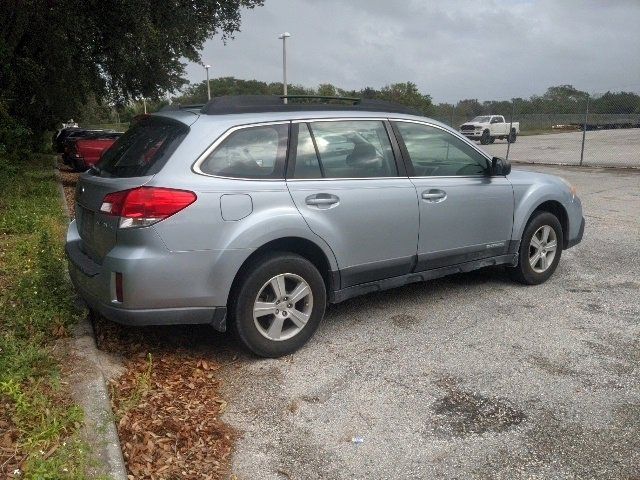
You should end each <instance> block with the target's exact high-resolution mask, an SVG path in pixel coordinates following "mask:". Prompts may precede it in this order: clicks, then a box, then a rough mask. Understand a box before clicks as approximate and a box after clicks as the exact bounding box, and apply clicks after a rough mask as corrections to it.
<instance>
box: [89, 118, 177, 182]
mask: <svg viewBox="0 0 640 480" xmlns="http://www.w3.org/2000/svg"><path fill="white" fill-rule="evenodd" d="M188 131H189V127H187V126H186V125H184V124H182V123H180V122H177V121H175V120H169V119H165V118H162V117H148V118H145V119H143V120H141V121H140V122H138V123H137V124H136V125H135V126H133V127H131V128H130V129H129V130H127V132H125V133H124V134H123V135H122V136H121V137H119V138H118V140H116V142H115V143H114V144H113V145H112V146H111V147H110V148H109V149H108V150H107V151H106V152H105V153H104V155H102V159H101V160H100V163H99V164H98V167H99V168H100V170H101V173H100V175H102V176H109V177H140V176H144V175H151V174H153V173H156V172H157V171H158V170H159V169H160V168H161V167H162V166H163V165H164V163H165V162H166V160H167V159H168V158H169V157H170V156H171V153H173V151H174V150H175V149H176V148H177V146H178V145H179V144H180V142H182V140H183V139H184V137H185V135H186V134H187V132H188Z"/></svg>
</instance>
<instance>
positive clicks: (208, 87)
mask: <svg viewBox="0 0 640 480" xmlns="http://www.w3.org/2000/svg"><path fill="white" fill-rule="evenodd" d="M210 68H211V65H205V66H204V69H205V70H206V71H207V100H211V85H210V84H209V69H210Z"/></svg>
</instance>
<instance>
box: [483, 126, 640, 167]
mask: <svg viewBox="0 0 640 480" xmlns="http://www.w3.org/2000/svg"><path fill="white" fill-rule="evenodd" d="M581 145H582V132H565V133H554V134H547V135H528V136H526V135H525V136H519V137H518V139H517V141H516V143H513V144H511V148H510V151H509V158H510V159H513V160H519V161H524V162H532V163H554V164H567V165H577V164H578V163H579V162H580V149H581ZM482 148H483V149H484V150H486V151H487V152H489V153H491V154H492V155H496V156H500V157H504V156H506V154H507V142H506V141H505V140H496V143H494V144H492V145H483V146H482ZM584 165H591V166H594V165H596V166H618V167H640V128H629V129H620V130H598V131H588V132H586V137H585V147H584Z"/></svg>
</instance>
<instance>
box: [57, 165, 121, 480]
mask: <svg viewBox="0 0 640 480" xmlns="http://www.w3.org/2000/svg"><path fill="white" fill-rule="evenodd" d="M54 173H55V176H56V179H57V183H58V191H59V193H60V199H61V201H62V205H63V207H64V212H65V214H66V216H67V219H68V220H69V221H70V220H71V214H70V212H69V206H68V205H67V199H66V197H65V194H64V188H63V187H62V179H61V178H60V174H59V172H58V168H57V161H56V163H55V164H54ZM72 345H73V348H74V353H75V354H76V355H77V356H78V357H79V360H80V361H81V363H82V364H83V365H82V367H83V368H81V370H82V374H80V375H74V377H75V378H74V381H73V383H72V388H73V390H74V396H75V397H76V401H78V403H80V405H81V406H82V408H83V410H84V414H85V431H86V434H87V436H88V437H89V438H90V439H91V440H92V441H91V444H92V446H93V455H94V457H95V458H96V460H99V461H100V462H101V463H102V464H103V466H102V467H99V468H98V470H100V471H101V472H100V473H103V474H106V475H107V476H108V477H109V478H112V479H114V480H127V470H126V468H125V464H124V458H123V457H122V448H121V447H120V440H119V438H118V431H117V429H116V425H115V422H114V417H113V412H112V410H111V402H110V399H109V393H108V389H107V381H106V379H105V376H104V370H103V368H102V364H101V362H100V356H99V354H98V347H97V343H96V338H95V332H94V330H93V326H92V324H91V322H90V320H89V316H86V317H85V318H83V319H82V320H81V321H80V322H79V323H78V324H77V325H76V327H75V328H74V331H73V339H72Z"/></svg>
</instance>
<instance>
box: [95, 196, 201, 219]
mask: <svg viewBox="0 0 640 480" xmlns="http://www.w3.org/2000/svg"><path fill="white" fill-rule="evenodd" d="M197 198H198V197H197V196H196V194H195V193H193V192H190V191H188V190H176V189H173V188H161V187H138V188H134V189H131V190H122V191H120V192H113V193H109V194H108V195H107V196H105V197H104V200H102V205H101V206H100V211H101V212H102V213H106V214H108V215H114V216H117V217H120V228H130V227H146V226H148V225H152V224H154V223H156V222H159V221H161V220H164V219H165V218H167V217H170V216H171V215H174V214H176V213H178V212H179V211H180V210H182V209H184V208H186V207H188V206H189V205H191V204H192V203H193V202H195V201H196V199H197Z"/></svg>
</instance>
